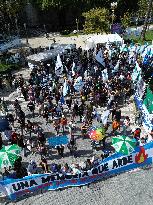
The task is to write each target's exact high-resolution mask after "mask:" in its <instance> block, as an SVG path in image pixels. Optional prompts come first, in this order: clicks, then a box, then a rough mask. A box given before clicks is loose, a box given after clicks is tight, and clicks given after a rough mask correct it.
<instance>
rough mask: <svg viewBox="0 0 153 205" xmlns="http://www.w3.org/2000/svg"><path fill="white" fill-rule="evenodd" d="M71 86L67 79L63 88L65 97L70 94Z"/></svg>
mask: <svg viewBox="0 0 153 205" xmlns="http://www.w3.org/2000/svg"><path fill="white" fill-rule="evenodd" d="M68 90H69V86H68V83H67V80H66V79H65V82H64V86H63V96H64V97H65V96H66V95H67V94H68Z"/></svg>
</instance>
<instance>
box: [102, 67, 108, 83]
mask: <svg viewBox="0 0 153 205" xmlns="http://www.w3.org/2000/svg"><path fill="white" fill-rule="evenodd" d="M101 73H102V78H103V81H104V82H106V81H107V80H108V72H107V69H104V70H103V71H102V72H101Z"/></svg>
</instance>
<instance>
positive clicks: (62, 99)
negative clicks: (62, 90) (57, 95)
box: [60, 96, 65, 105]
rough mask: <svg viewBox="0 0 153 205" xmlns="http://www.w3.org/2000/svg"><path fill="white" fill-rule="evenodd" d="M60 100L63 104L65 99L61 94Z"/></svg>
mask: <svg viewBox="0 0 153 205" xmlns="http://www.w3.org/2000/svg"><path fill="white" fill-rule="evenodd" d="M60 102H61V104H62V105H64V104H65V100H64V97H63V96H61V99H60Z"/></svg>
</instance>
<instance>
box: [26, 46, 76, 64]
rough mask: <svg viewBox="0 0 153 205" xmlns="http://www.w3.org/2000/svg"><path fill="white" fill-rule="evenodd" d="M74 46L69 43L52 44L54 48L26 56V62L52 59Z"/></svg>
mask: <svg viewBox="0 0 153 205" xmlns="http://www.w3.org/2000/svg"><path fill="white" fill-rule="evenodd" d="M74 47H75V45H73V44H70V45H66V44H62V45H59V44H57V45H54V49H51V50H46V51H44V52H41V53H38V54H34V55H30V56H28V57H27V60H28V62H43V61H47V60H49V59H53V58H54V57H56V56H57V55H58V54H59V55H60V54H64V53H67V50H71V49H73V48H74Z"/></svg>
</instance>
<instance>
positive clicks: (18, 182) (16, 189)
mask: <svg viewBox="0 0 153 205" xmlns="http://www.w3.org/2000/svg"><path fill="white" fill-rule="evenodd" d="M152 160H153V142H151V143H148V144H146V145H144V146H143V147H136V149H135V151H134V152H133V153H131V154H129V155H122V154H117V153H115V154H114V155H112V156H110V157H108V158H106V159H104V160H103V161H101V162H100V163H99V165H97V166H96V167H94V168H92V169H91V170H87V171H83V172H80V173H78V174H75V175H73V174H71V173H69V174H65V175H64V174H61V173H58V174H42V175H40V174H39V175H33V176H29V177H24V178H22V179H6V180H3V181H0V185H1V186H2V187H3V189H1V192H3V193H4V192H5V193H6V192H7V195H8V196H9V197H10V198H11V199H12V200H15V199H16V198H17V197H20V196H21V195H23V194H25V193H30V192H34V191H37V190H38V189H45V190H56V189H59V188H65V187H73V186H82V185H86V184H90V183H92V182H95V181H97V180H101V179H103V178H107V177H109V176H113V175H116V174H120V173H122V172H126V171H129V170H132V169H135V168H138V167H144V166H148V165H150V164H152ZM4 190H5V191H4Z"/></svg>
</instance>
